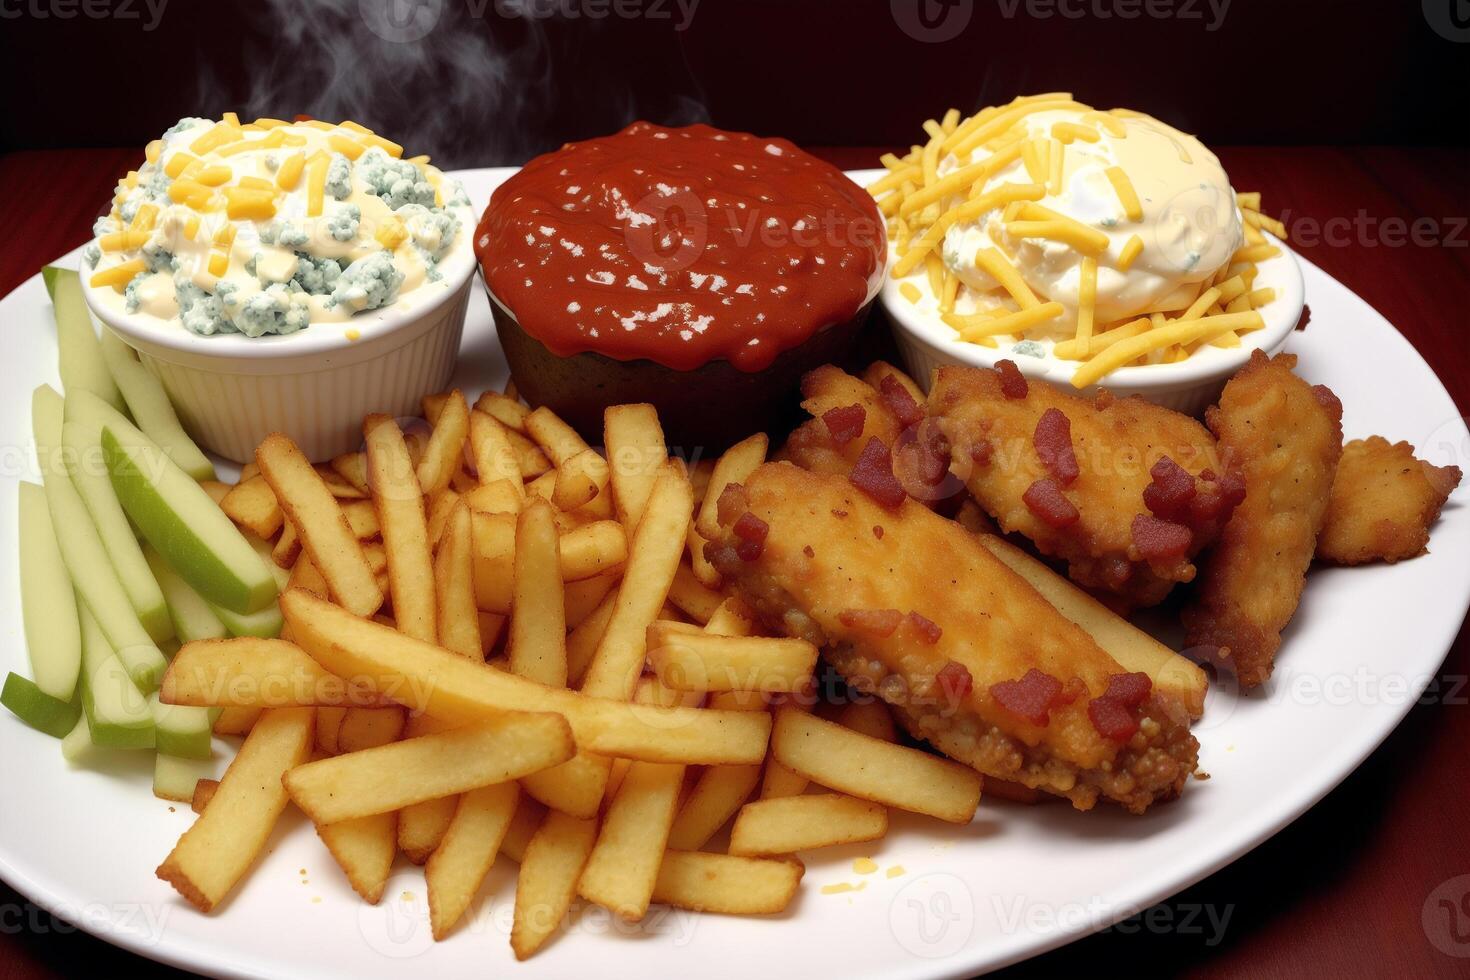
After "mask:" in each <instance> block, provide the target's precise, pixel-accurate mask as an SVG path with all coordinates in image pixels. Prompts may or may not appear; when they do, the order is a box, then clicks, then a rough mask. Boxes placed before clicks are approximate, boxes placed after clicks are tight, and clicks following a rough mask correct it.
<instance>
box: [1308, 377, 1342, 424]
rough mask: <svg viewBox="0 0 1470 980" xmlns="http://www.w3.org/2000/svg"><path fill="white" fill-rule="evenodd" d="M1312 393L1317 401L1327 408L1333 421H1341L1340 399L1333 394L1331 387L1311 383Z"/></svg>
mask: <svg viewBox="0 0 1470 980" xmlns="http://www.w3.org/2000/svg"><path fill="white" fill-rule="evenodd" d="M1312 394H1313V395H1315V396H1316V397H1317V403H1318V404H1319V405H1321V406H1322V407H1323V408H1325V409H1327V414H1328V415H1331V416H1332V418H1333V421H1336V422H1341V421H1342V401H1341V400H1339V399H1338V397H1337V395H1335V394H1333V392H1332V389H1331V388H1329V387H1327V386H1326V385H1312Z"/></svg>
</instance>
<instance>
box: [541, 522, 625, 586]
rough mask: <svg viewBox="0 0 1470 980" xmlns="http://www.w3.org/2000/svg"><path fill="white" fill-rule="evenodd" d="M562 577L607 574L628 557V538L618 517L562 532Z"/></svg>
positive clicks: (580, 578) (570, 578)
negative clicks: (616, 519)
mask: <svg viewBox="0 0 1470 980" xmlns="http://www.w3.org/2000/svg"><path fill="white" fill-rule="evenodd" d="M557 550H558V551H559V552H560V554H561V556H562V559H561V562H562V564H561V577H562V579H563V580H564V581H567V582H578V581H581V580H582V579H584V578H592V577H594V576H597V575H606V574H607V573H609V572H612V571H616V570H617V569H619V568H621V567H622V566H623V563H624V562H626V561H627V559H628V538H627V535H626V534H624V532H623V527H622V525H621V524H619V523H618V522H617V521H593V522H592V523H590V524H583V525H582V526H581V527H579V528H577V529H575V530H572V531H568V532H567V533H565V534H563V535H562V536H561V542H560V545H559V547H558V549H557Z"/></svg>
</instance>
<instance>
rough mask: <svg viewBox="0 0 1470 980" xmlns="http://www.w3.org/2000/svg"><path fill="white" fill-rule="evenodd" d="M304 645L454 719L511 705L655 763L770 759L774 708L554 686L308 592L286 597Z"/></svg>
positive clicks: (402, 699) (607, 750)
mask: <svg viewBox="0 0 1470 980" xmlns="http://www.w3.org/2000/svg"><path fill="white" fill-rule="evenodd" d="M281 611H282V613H283V614H284V615H285V617H286V621H287V623H288V624H289V625H290V626H291V630H292V632H293V634H294V635H295V637H296V642H297V643H298V644H300V646H301V647H302V649H304V650H305V651H306V652H307V653H308V654H310V655H311V656H312V658H313V659H315V660H316V661H317V662H318V663H319V664H320V665H321V666H322V667H324V668H326V669H327V670H329V671H331V672H332V673H334V674H338V675H339V676H342V677H350V678H352V679H353V681H354V683H362V684H365V685H366V686H368V687H370V688H371V689H372V690H374V691H375V692H376V693H378V694H379V695H382V696H386V697H389V698H392V699H393V700H394V701H397V702H398V703H399V704H402V705H403V706H404V707H407V708H410V709H413V710H415V711H426V712H428V713H429V714H430V715H433V716H434V717H436V718H439V719H441V720H442V721H444V722H446V723H448V724H458V725H464V724H470V723H473V722H476V721H479V720H482V719H484V718H486V717H488V716H494V715H497V714H499V713H501V712H506V711H550V712H556V713H557V714H560V715H562V716H563V717H565V718H566V719H567V722H568V723H569V724H570V725H571V726H572V730H573V732H574V733H575V735H576V739H577V744H578V746H579V747H581V748H584V749H586V750H587V751H588V752H591V753H594V754H598V755H612V756H626V757H628V758H631V759H642V760H644V761H647V762H683V763H686V764H693V765H720V764H740V763H752V762H760V761H761V760H762V759H763V758H765V750H766V744H767V741H768V739H769V736H770V727H771V719H770V716H769V715H767V714H766V713H765V712H755V711H709V710H704V709H699V708H660V707H655V706H651V705H637V704H624V703H620V702H617V701H611V700H607V699H604V698H596V697H588V696H586V695H585V694H579V693H577V692H574V691H567V690H558V689H556V688H549V687H545V686H544V685H541V684H537V683H535V682H534V681H529V680H526V679H525V678H523V677H516V676H514V675H513V674H508V673H504V672H502V671H499V670H496V669H495V668H493V667H488V666H486V665H484V664H482V663H476V662H475V661H473V660H470V659H468V658H466V657H461V656H459V655H458V654H454V653H450V652H449V651H448V650H444V649H442V648H440V647H436V646H433V645H431V644H427V643H423V642H421V641H419V640H415V639H413V638H412V637H409V636H405V635H404V634H402V633H397V632H395V631H393V630H392V629H390V628H388V627H386V626H381V625H379V624H377V623H375V622H373V621H372V620H370V619H362V618H360V617H357V616H353V615H352V614H351V613H349V612H347V611H346V610H344V609H342V608H341V607H339V606H336V605H334V604H332V603H330V602H327V601H325V600H323V599H320V598H318V597H317V596H314V595H312V594H311V593H310V592H305V591H301V590H296V591H291V592H287V593H286V594H285V595H283V596H282V597H281Z"/></svg>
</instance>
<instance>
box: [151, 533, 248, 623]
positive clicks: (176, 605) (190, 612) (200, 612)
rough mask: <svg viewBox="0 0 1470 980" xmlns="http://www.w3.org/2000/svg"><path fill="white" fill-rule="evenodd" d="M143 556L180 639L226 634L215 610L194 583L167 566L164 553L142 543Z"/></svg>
mask: <svg viewBox="0 0 1470 980" xmlns="http://www.w3.org/2000/svg"><path fill="white" fill-rule="evenodd" d="M143 558H144V560H146V561H147V562H148V567H149V568H151V569H152V570H153V577H154V578H155V579H157V580H158V587H159V588H161V589H162V590H163V598H164V601H165V602H166V603H168V615H169V618H170V619H172V620H173V624H174V632H175V633H177V634H178V637H179V639H180V640H182V641H183V642H185V643H192V642H194V641H195V640H220V639H224V638H225V637H226V636H229V635H230V633H229V630H227V629H225V624H224V623H222V622H220V618H219V617H218V616H216V615H215V614H214V610H213V609H211V608H210V606H209V603H207V602H205V601H204V599H203V598H202V597H201V596H200V595H199V593H198V592H195V591H194V587H193V586H191V585H190V584H189V583H188V582H185V581H184V580H183V579H182V578H180V577H179V573H178V572H176V571H174V570H173V569H172V568H170V567H169V564H168V562H166V561H164V560H163V556H162V555H160V554H159V553H158V552H156V551H154V550H153V549H152V548H151V547H149V546H148V545H144V546H143Z"/></svg>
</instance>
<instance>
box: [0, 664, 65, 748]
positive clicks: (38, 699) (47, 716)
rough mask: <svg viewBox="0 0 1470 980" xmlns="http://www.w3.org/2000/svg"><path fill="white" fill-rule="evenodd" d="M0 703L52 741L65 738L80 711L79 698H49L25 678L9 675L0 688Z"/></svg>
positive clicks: (49, 696)
mask: <svg viewBox="0 0 1470 980" xmlns="http://www.w3.org/2000/svg"><path fill="white" fill-rule="evenodd" d="M0 704H3V705H5V707H7V708H9V709H10V710H11V711H13V712H14V713H15V716H16V717H17V718H19V719H20V720H21V721H23V722H25V723H26V724H27V725H30V726H31V727H32V728H34V729H36V730H37V731H42V732H45V733H46V734H47V735H51V736H53V737H55V738H65V737H66V733H67V732H69V731H71V730H72V727H73V726H75V725H76V723H77V716H78V715H79V714H81V711H82V707H81V704H80V700H79V699H75V698H74V699H72V700H70V701H62V700H60V699H59V698H53V697H52V696H51V695H49V694H47V693H46V692H45V691H43V690H41V689H40V688H39V687H38V686H36V685H35V684H34V683H32V682H31V681H30V680H29V679H28V678H25V677H22V676H20V675H19V674H17V673H13V672H12V673H10V674H8V675H6V678H5V687H4V688H0Z"/></svg>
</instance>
